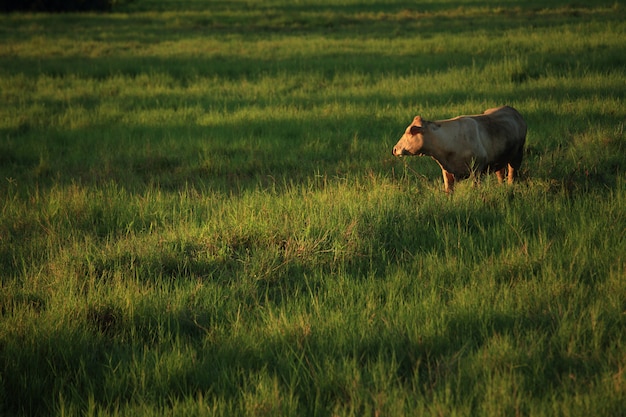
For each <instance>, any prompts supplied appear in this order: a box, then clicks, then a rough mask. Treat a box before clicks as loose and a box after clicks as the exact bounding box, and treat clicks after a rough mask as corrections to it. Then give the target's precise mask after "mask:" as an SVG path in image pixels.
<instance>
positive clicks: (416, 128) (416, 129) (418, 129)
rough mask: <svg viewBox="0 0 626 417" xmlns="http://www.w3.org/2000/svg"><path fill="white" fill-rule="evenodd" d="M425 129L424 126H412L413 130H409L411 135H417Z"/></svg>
mask: <svg viewBox="0 0 626 417" xmlns="http://www.w3.org/2000/svg"><path fill="white" fill-rule="evenodd" d="M423 131H424V129H423V128H422V126H415V125H413V126H411V129H409V132H411V135H417V134H418V133H421V132H423Z"/></svg>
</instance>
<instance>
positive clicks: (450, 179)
mask: <svg viewBox="0 0 626 417" xmlns="http://www.w3.org/2000/svg"><path fill="white" fill-rule="evenodd" d="M441 171H442V172H443V186H444V189H445V191H446V193H448V194H450V193H451V192H452V191H454V174H452V173H450V172H448V171H446V170H445V169H442V170H441Z"/></svg>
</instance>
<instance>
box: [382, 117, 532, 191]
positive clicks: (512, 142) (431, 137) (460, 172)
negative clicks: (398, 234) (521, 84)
mask: <svg viewBox="0 0 626 417" xmlns="http://www.w3.org/2000/svg"><path fill="white" fill-rule="evenodd" d="M524 142H526V122H524V119H523V118H522V116H521V115H520V114H519V113H518V111H517V110H515V109H514V108H513V107H509V106H504V107H498V108H495V109H489V110H485V112H484V113H483V114H476V115H471V116H459V117H455V118H453V119H448V120H438V121H434V122H429V121H427V120H423V119H422V118H421V117H420V116H416V117H415V119H413V123H411V125H410V126H409V127H407V128H406V132H404V135H403V136H402V137H401V138H400V140H399V141H398V143H397V144H396V146H394V147H393V151H392V152H393V154H394V155H395V156H402V155H428V156H430V157H432V158H433V159H434V160H435V161H437V163H438V164H439V166H441V171H442V172H443V182H444V186H445V190H446V192H451V191H452V190H453V189H454V180H455V179H462V178H467V177H468V176H470V174H471V173H472V172H477V173H482V172H494V171H495V173H496V174H497V175H498V180H499V181H500V182H502V181H503V180H504V176H505V173H506V168H507V166H508V168H509V172H508V182H509V183H512V182H513V179H514V178H515V177H516V175H517V171H518V170H519V168H520V165H521V164H522V157H523V154H524Z"/></svg>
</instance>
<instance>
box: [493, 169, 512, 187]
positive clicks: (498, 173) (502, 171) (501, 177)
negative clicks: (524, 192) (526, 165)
mask: <svg viewBox="0 0 626 417" xmlns="http://www.w3.org/2000/svg"><path fill="white" fill-rule="evenodd" d="M509 166H510V165H509ZM505 173H506V168H502V169H499V170H497V171H496V176H497V177H498V182H499V183H500V184H502V181H504V174H505Z"/></svg>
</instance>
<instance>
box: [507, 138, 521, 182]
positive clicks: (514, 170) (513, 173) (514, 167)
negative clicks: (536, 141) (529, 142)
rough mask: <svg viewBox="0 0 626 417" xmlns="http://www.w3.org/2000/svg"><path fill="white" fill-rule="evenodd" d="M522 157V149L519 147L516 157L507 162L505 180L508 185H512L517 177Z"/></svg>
mask: <svg viewBox="0 0 626 417" xmlns="http://www.w3.org/2000/svg"><path fill="white" fill-rule="evenodd" d="M523 157H524V149H523V148H521V147H520V149H519V151H518V152H517V155H515V157H514V158H513V159H512V160H511V162H509V175H508V178H507V182H508V183H509V184H513V181H514V180H515V179H516V178H517V176H518V171H519V168H520V166H522V158H523Z"/></svg>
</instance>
